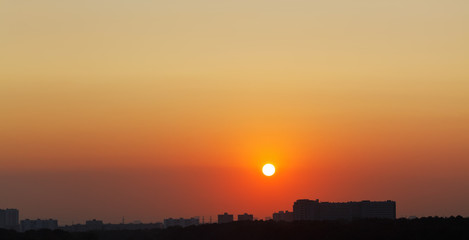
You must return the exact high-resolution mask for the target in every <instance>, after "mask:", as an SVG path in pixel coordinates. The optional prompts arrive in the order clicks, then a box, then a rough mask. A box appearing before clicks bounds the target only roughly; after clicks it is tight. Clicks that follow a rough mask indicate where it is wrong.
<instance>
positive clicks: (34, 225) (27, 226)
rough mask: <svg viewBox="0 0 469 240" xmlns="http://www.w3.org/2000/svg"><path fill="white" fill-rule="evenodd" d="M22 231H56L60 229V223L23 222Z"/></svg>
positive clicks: (52, 221)
mask: <svg viewBox="0 0 469 240" xmlns="http://www.w3.org/2000/svg"><path fill="white" fill-rule="evenodd" d="M20 225H21V231H23V232H25V231H29V230H40V229H50V230H55V229H57V228H58V227H59V225H58V221H57V220H54V219H48V220H41V219H37V220H29V219H26V220H21V224H20Z"/></svg>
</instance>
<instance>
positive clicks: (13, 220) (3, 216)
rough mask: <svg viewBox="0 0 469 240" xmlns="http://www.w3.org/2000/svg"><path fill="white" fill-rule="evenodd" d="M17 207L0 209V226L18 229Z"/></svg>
mask: <svg viewBox="0 0 469 240" xmlns="http://www.w3.org/2000/svg"><path fill="white" fill-rule="evenodd" d="M19 223H20V218H19V211H18V209H0V228H6V229H14V230H19Z"/></svg>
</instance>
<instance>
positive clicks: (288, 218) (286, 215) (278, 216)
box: [272, 211, 295, 222]
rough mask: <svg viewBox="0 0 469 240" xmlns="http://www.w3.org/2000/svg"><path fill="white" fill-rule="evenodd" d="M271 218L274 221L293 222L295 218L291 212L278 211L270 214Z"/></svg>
mask: <svg viewBox="0 0 469 240" xmlns="http://www.w3.org/2000/svg"><path fill="white" fill-rule="evenodd" d="M272 219H273V220H274V221H276V222H293V221H294V220H295V216H294V215H293V212H289V211H285V212H284V211H279V212H277V213H274V214H273V215H272Z"/></svg>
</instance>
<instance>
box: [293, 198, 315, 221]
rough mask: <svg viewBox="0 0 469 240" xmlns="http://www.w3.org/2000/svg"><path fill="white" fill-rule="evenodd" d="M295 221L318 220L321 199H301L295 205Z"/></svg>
mask: <svg viewBox="0 0 469 240" xmlns="http://www.w3.org/2000/svg"><path fill="white" fill-rule="evenodd" d="M293 214H294V219H295V220H297V221H302V220H318V219H320V216H319V199H316V200H309V199H300V200H297V201H296V202H295V203H294V204H293Z"/></svg>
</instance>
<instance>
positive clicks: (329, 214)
mask: <svg viewBox="0 0 469 240" xmlns="http://www.w3.org/2000/svg"><path fill="white" fill-rule="evenodd" d="M293 215H294V219H295V220H338V219H346V220H352V219H361V218H388V219H395V218H396V202H394V201H390V200H388V201H381V202H372V201H361V202H345V203H340V202H339V203H332V202H319V200H318V199H316V200H309V199H300V200H297V201H296V202H295V203H294V204H293Z"/></svg>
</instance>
